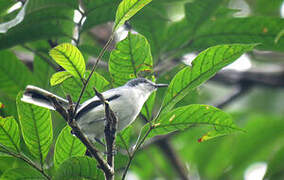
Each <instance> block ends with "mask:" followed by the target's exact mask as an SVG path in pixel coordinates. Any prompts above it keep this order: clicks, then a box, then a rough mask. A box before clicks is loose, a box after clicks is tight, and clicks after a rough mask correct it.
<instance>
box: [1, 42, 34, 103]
mask: <svg viewBox="0 0 284 180" xmlns="http://www.w3.org/2000/svg"><path fill="white" fill-rule="evenodd" d="M1 44H2V43H1ZM0 59H1V66H0V84H1V85H0V91H1V92H3V93H5V94H6V95H9V96H10V97H12V98H15V97H16V96H17V93H18V92H19V91H20V90H21V89H24V88H25V86H26V85H27V84H28V83H32V82H33V79H34V78H33V77H32V73H31V72H30V71H29V70H28V68H27V67H26V66H25V65H24V64H23V63H21V62H20V60H18V58H17V57H16V56H15V55H14V54H13V53H11V52H9V51H0Z"/></svg>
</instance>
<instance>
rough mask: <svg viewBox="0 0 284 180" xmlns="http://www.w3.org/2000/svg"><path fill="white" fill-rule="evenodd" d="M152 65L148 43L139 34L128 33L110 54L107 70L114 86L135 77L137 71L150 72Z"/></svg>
mask: <svg viewBox="0 0 284 180" xmlns="http://www.w3.org/2000/svg"><path fill="white" fill-rule="evenodd" d="M152 67H153V60H152V56H151V50H150V45H149V43H148V42H147V40H146V38H145V37H144V36H142V35H140V34H131V33H129V34H128V36H127V37H126V38H125V39H124V40H122V41H120V42H119V43H118V44H117V46H116V49H115V50H113V51H112V52H111V54H110V60H109V72H110V74H111V76H112V78H113V83H114V85H115V86H121V85H123V84H125V83H126V82H127V81H129V80H130V79H133V78H137V77H138V74H139V72H143V71H146V72H151V71H152Z"/></svg>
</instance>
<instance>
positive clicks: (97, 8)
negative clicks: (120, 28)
mask: <svg viewBox="0 0 284 180" xmlns="http://www.w3.org/2000/svg"><path fill="white" fill-rule="evenodd" d="M83 2H84V5H85V8H84V10H85V15H86V16H87V19H88V20H87V21H86V22H85V23H84V26H83V30H87V29H90V28H92V27H94V26H96V25H99V24H103V23H106V22H109V21H113V17H115V12H116V9H117V7H118V5H119V3H120V1H114V0H96V1H90V0H83Z"/></svg>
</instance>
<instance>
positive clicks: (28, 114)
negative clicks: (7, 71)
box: [17, 93, 53, 165]
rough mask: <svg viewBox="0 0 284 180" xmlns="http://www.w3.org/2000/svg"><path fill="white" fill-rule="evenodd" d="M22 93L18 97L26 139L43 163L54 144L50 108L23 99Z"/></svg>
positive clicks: (31, 149)
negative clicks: (25, 101) (28, 102)
mask: <svg viewBox="0 0 284 180" xmlns="http://www.w3.org/2000/svg"><path fill="white" fill-rule="evenodd" d="M22 95H23V94H22V93H19V95H18V97H17V109H18V115H19V121H20V125H21V130H22V134H23V138H24V141H25V143H26V145H27V147H28V149H29V150H30V152H31V153H32V155H33V156H34V157H36V158H37V160H39V162H40V163H41V165H42V164H43V161H44V159H45V158H46V155H47V153H48V151H49V148H50V145H51V144H52V138H53V131H52V121H51V113H50V111H49V110H47V109H45V108H42V107H39V106H35V105H32V104H27V103H24V102H22V101H21V97H22Z"/></svg>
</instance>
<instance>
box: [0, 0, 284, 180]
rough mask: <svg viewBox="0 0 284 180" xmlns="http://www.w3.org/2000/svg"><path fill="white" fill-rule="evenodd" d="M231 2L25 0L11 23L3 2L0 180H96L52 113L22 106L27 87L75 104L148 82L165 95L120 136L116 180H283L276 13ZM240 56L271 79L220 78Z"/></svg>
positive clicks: (257, 4) (231, 73) (257, 0)
mask: <svg viewBox="0 0 284 180" xmlns="http://www.w3.org/2000/svg"><path fill="white" fill-rule="evenodd" d="M237 2H238V0H231V1H229V0H195V1H193V0H160V1H159V0H122V1H118V0H93V1H92V0H78V1H77V0H60V1H59V0H26V1H19V2H18V3H20V4H21V8H19V9H16V10H14V11H12V12H10V8H11V7H12V6H13V5H15V3H16V1H15V0H5V1H1V2H0V175H1V176H0V178H1V179H104V174H103V171H102V170H101V169H100V168H99V166H98V162H97V161H96V160H95V159H94V158H90V157H87V156H85V152H86V147H85V146H84V145H83V144H82V142H81V141H80V140H79V139H78V138H76V137H75V136H73V135H72V134H71V133H70V132H71V127H69V126H68V125H67V124H66V122H65V120H64V119H63V118H62V117H61V116H60V115H59V113H57V112H54V111H50V110H47V109H45V108H42V107H38V106H35V105H31V104H27V103H24V102H22V101H21V97H22V94H23V90H24V89H25V87H26V86H27V85H29V84H32V85H36V86H39V87H41V88H44V89H46V90H49V91H51V92H54V93H55V94H58V95H60V96H62V97H66V95H71V97H72V99H73V101H74V102H77V101H80V102H84V101H85V100H87V99H89V98H91V97H93V96H94V95H95V92H94V90H93V87H95V88H96V89H97V90H98V91H99V92H103V91H105V90H108V89H111V88H114V87H118V86H121V85H123V84H125V83H126V82H127V81H129V80H130V79H133V78H137V77H145V78H148V79H150V80H152V81H156V82H159V83H160V82H161V83H167V84H169V87H168V88H167V89H166V90H158V91H157V92H155V93H154V94H153V95H151V97H150V98H149V99H148V101H147V102H146V103H145V105H144V107H143V108H142V110H141V113H140V115H139V117H138V118H137V120H136V121H135V122H134V123H133V124H132V125H131V126H129V127H127V128H126V129H124V130H123V131H122V132H119V133H118V134H117V137H116V150H117V153H116V154H115V165H114V170H115V178H117V179H121V178H124V175H126V174H127V172H128V175H129V174H130V175H133V176H137V177H139V178H140V179H155V178H158V177H164V178H165V179H175V178H176V177H180V178H182V179H190V178H193V179H194V178H200V179H236V180H237V179H243V177H244V176H245V174H247V171H246V170H247V168H248V167H250V165H252V164H254V163H257V162H260V163H262V165H263V164H264V165H265V167H266V166H267V170H266V171H265V172H266V174H265V176H266V178H268V179H283V178H284V174H283V172H284V163H283V162H284V161H283V160H284V159H283V157H284V141H283V137H284V121H283V120H284V119H283V102H282V101H281V98H282V99H283V92H281V90H278V89H273V88H274V87H277V88H279V87H283V86H284V80H283V75H282V74H283V72H284V71H283V70H282V69H281V68H278V69H280V70H279V71H275V69H276V68H275V66H277V65H278V64H281V63H282V62H281V61H283V57H284V56H283V54H281V52H282V51H284V38H282V36H283V34H284V33H283V28H284V20H283V19H282V18H281V17H280V6H281V4H282V3H283V2H282V0H275V1H273V3H272V2H269V1H265V0H247V2H245V1H242V2H243V3H244V4H245V6H244V5H243V6H241V7H240V8H241V9H240V10H238V9H236V8H235V9H233V8H234V7H235V6H236V4H238V3H237ZM244 10H249V11H250V13H249V15H248V14H247V15H244V14H242V15H241V16H239V15H238V14H241V13H242V12H243V11H244ZM74 11H75V14H77V15H76V16H75V18H79V20H76V23H74V20H73V18H74ZM276 12H277V13H276ZM78 14H79V15H78ZM101 29H102V30H103V32H102V31H101ZM98 32H99V33H98ZM123 34H124V35H125V36H124V37H122V36H123ZM112 46H113V47H112ZM264 51H266V53H267V54H268V55H267V54H264ZM189 53H191V54H190V55H191V56H194V58H191V61H190V62H188V54H189ZM245 53H247V56H249V58H250V61H251V62H252V63H254V65H255V67H257V70H259V69H260V68H262V67H263V66H265V67H266V66H267V64H268V63H270V65H271V66H273V68H269V69H268V70H267V71H265V72H263V71H257V72H255V71H250V70H246V71H236V70H224V69H223V68H224V67H226V66H228V65H230V64H231V63H233V62H234V61H236V60H238V59H239V58H240V57H241V56H242V55H243V54H245ZM242 57H243V56H242ZM94 58H96V59H95V61H94ZM274 58H275V60H274ZM277 58H278V59H280V61H276V60H277ZM31 60H32V61H31ZM240 63H243V62H242V61H240ZM93 67H96V69H95V72H94V74H92V73H91V70H92V68H93ZM222 69H223V70H222ZM260 70H262V69H260ZM90 74H92V76H91V77H90ZM88 77H90V81H89V83H88V85H86V80H87V79H88ZM212 77H213V78H212ZM208 80H210V81H208ZM211 80H212V81H211ZM207 81H208V82H207ZM203 84H205V85H203ZM84 85H85V86H86V90H85V92H84V94H83V96H82V97H81V99H79V96H80V92H81V90H82V88H83V86H84ZM227 85H229V86H227ZM228 87H229V88H228ZM241 95H243V97H242V98H240V96H241ZM238 98H240V99H238ZM78 99H79V100H78ZM216 102H217V103H216ZM225 107H226V108H227V109H225ZM95 146H96V147H97V148H98V149H100V151H101V154H102V155H103V154H104V151H105V149H104V147H102V145H101V144H95ZM128 168H129V169H128ZM130 175H129V176H128V177H129V179H131V177H130ZM132 178H133V177H132Z"/></svg>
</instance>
